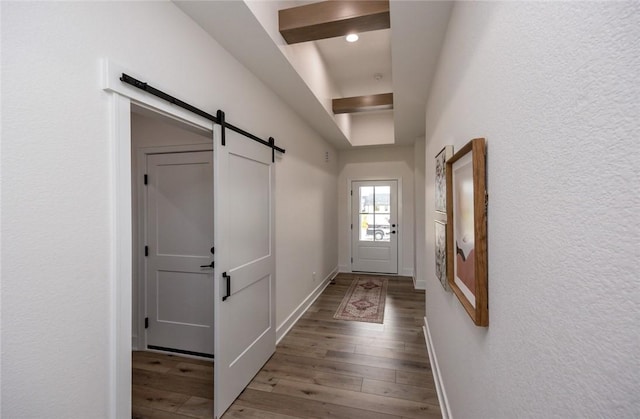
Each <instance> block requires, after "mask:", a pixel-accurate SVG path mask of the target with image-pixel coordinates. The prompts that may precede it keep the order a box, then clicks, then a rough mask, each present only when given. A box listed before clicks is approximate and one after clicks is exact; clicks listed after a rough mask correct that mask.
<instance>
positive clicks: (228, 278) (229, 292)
mask: <svg viewBox="0 0 640 419" xmlns="http://www.w3.org/2000/svg"><path fill="white" fill-rule="evenodd" d="M222 277H223V278H225V279H226V280H227V295H225V296H224V297H222V301H225V300H226V299H227V298H229V297H231V276H230V275H227V273H226V272H222Z"/></svg>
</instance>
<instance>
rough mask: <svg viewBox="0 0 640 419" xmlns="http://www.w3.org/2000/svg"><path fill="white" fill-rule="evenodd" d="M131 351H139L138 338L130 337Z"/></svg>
mask: <svg viewBox="0 0 640 419" xmlns="http://www.w3.org/2000/svg"><path fill="white" fill-rule="evenodd" d="M131 350H132V351H139V350H140V348H139V347H138V336H137V335H136V336H131Z"/></svg>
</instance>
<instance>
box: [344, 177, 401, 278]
mask: <svg viewBox="0 0 640 419" xmlns="http://www.w3.org/2000/svg"><path fill="white" fill-rule="evenodd" d="M351 209H352V217H351V222H352V224H351V230H352V247H351V254H352V256H353V257H352V263H351V270H352V271H357V272H375V273H391V274H397V273H398V232H399V225H398V217H397V213H398V181H396V180H378V181H354V182H352V183H351Z"/></svg>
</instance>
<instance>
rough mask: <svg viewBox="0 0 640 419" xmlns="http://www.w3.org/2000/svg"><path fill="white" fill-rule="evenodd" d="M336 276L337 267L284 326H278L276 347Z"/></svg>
mask: <svg viewBox="0 0 640 419" xmlns="http://www.w3.org/2000/svg"><path fill="white" fill-rule="evenodd" d="M336 275H338V267H336V268H335V269H334V270H333V271H332V272H331V273H330V274H329V275H327V277H326V278H325V279H323V280H322V282H321V283H320V284H319V285H318V286H317V287H316V288H315V289H314V290H313V291H311V294H309V295H308V296H307V298H305V299H304V301H302V303H300V305H299V306H298V307H296V309H295V310H293V313H291V314H290V315H289V317H287V318H286V319H285V321H283V322H282V324H281V325H280V326H278V328H277V329H276V345H277V344H278V343H280V341H281V340H282V338H283V337H285V335H286V334H287V332H289V330H291V328H292V327H293V325H294V324H296V322H297V321H298V319H300V317H302V315H303V314H304V312H305V311H307V309H308V308H309V307H310V306H311V304H313V303H314V301H316V299H317V298H318V297H319V296H320V294H322V291H324V289H325V288H326V287H327V286H328V285H329V283H330V282H331V280H332V279H333V278H335V277H336Z"/></svg>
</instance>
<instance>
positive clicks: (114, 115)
mask: <svg viewBox="0 0 640 419" xmlns="http://www.w3.org/2000/svg"><path fill="white" fill-rule="evenodd" d="M101 70H102V74H101V89H102V90H104V91H105V92H107V93H108V96H109V102H110V103H109V118H108V119H109V123H110V128H111V129H110V142H109V144H110V148H109V157H110V168H111V175H110V194H109V201H110V202H109V203H110V208H109V214H110V218H111V234H110V236H111V243H110V248H111V260H110V264H109V265H110V269H109V289H110V294H109V310H110V313H111V315H110V318H109V326H108V327H109V342H108V345H109V351H108V353H109V355H108V356H109V359H108V364H109V366H108V370H109V385H108V417H109V418H111V419H117V418H125V417H129V416H131V337H132V334H131V329H132V304H133V301H132V287H133V283H132V280H133V269H134V268H133V253H132V252H133V251H132V246H133V231H132V222H133V214H132V212H133V206H132V196H131V158H132V156H131V154H132V153H131V104H132V103H133V104H135V105H137V106H141V107H143V108H146V109H148V110H150V111H151V112H154V113H157V114H159V115H162V116H164V117H168V118H170V119H174V120H177V121H179V122H181V123H184V124H186V125H189V126H192V127H194V128H197V129H202V130H206V131H213V125H214V124H213V122H211V121H209V120H207V119H205V118H202V117H200V116H197V115H194V114H192V113H191V112H188V111H186V110H184V109H182V108H178V107H176V106H173V105H171V104H170V103H168V102H165V101H163V100H161V99H160V98H157V97H155V96H152V95H148V94H145V93H143V92H142V91H140V90H139V89H136V88H135V87H133V86H129V85H127V84H126V83H122V82H121V81H120V76H121V74H122V73H127V74H129V75H131V76H132V77H136V78H140V79H142V77H140V75H138V74H137V73H136V72H134V71H130V70H129V69H125V68H123V67H121V66H119V65H118V64H116V63H114V62H113V61H110V60H108V59H104V60H102V62H101ZM212 139H213V136H212ZM212 146H213V140H212ZM214 385H215V383H214Z"/></svg>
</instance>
